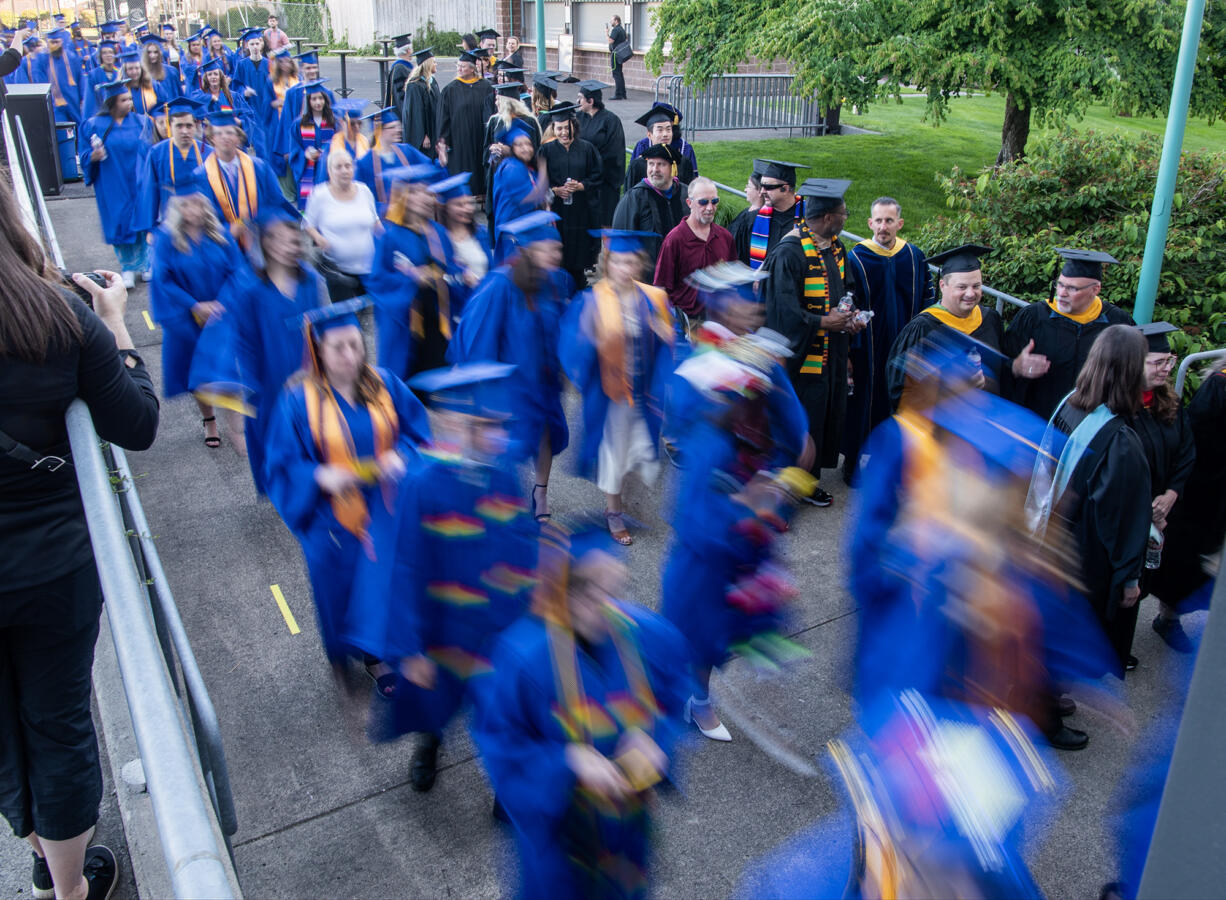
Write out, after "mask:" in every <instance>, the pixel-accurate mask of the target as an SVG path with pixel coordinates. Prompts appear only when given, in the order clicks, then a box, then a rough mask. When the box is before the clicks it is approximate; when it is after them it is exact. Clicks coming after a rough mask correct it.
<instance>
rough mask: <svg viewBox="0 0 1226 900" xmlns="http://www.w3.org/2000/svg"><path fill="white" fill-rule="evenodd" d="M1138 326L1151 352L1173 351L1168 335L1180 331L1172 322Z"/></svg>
mask: <svg viewBox="0 0 1226 900" xmlns="http://www.w3.org/2000/svg"><path fill="white" fill-rule="evenodd" d="M1069 277H1076V276H1069ZM1087 277H1088V276H1087ZM1137 327H1138V328H1140V330H1141V334H1143V335H1145V342H1146V343H1147V344H1149V352H1150V353H1170V352H1171V342H1170V340H1169V339H1168V338H1167V335H1168V334H1170V333H1171V332H1172V331H1178V330H1179V329H1178V328H1177V327H1175V326H1174V325H1172V324H1171V323H1170V322H1150V323H1149V324H1148V325H1139V326H1137Z"/></svg>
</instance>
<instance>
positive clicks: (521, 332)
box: [448, 266, 574, 459]
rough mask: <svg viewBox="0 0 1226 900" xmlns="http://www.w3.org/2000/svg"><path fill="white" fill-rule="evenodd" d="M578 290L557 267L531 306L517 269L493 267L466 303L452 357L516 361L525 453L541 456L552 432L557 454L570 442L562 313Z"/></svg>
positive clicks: (516, 430) (516, 426)
mask: <svg viewBox="0 0 1226 900" xmlns="http://www.w3.org/2000/svg"><path fill="white" fill-rule="evenodd" d="M573 291H574V282H572V281H571V278H570V276H569V275H567V274H566V273H565V272H563V271H562V270H560V269H556V270H554V271H552V272H550V273H548V275H547V276H546V278H545V281H544V283H543V285H542V286H541V289H540V290H538V291H537V294H536V296H535V297H534V298H533V301H534V306H535V309H530V308H529V307H528V300H527V298H526V297H525V296H524V294H523V292H522V291H521V290H520V289H519V288H517V287H516V286H515V284H514V282H512V281H511V270H510V268H509V267H507V266H499V267H498V268H497V269H494V271H492V272H490V273H489V275H488V276H487V277H486V279H485V281H484V282H483V283H482V284H481V285H480V286H479V287H478V288H477V290H476V291H475V292H474V293H473V295H472V297H470V298H469V299H468V303H467V305H466V306H465V308H464V315H463V317H462V318H461V319H460V326H459V327H458V328H457V329H456V331H455V334H454V336H453V338H452V341H451V348H450V350H449V351H448V355H449V357H450V359H451V361H452V363H455V364H459V363H465V362H477V361H482V360H484V361H489V362H504V363H514V364H515V366H516V370H515V372H514V373H513V374H512V375H511V378H510V379H509V381H510V383H511V388H510V391H509V394H510V396H511V403H512V409H513V411H514V416H513V418H512V419H511V439H512V441H513V442H514V443H515V445H516V449H517V452H518V453H519V454H520V456H521V458H525V459H526V458H533V459H534V458H535V457H536V452H537V450H538V449H539V447H540V443H541V436H542V435H543V434H546V433H548V435H549V445H550V447H551V448H552V449H553V455H554V456H557V455H558V454H559V453H561V452H562V451H563V450H565V449H566V446H567V444H569V443H570V432H569V430H568V429H567V426H566V415H565V414H564V413H563V411H562V364H561V362H560V361H559V360H558V341H559V339H560V337H561V323H562V313H563V311H564V310H565V308H566V304H567V301H568V300H569V299H570V295H571V293H572V292H573Z"/></svg>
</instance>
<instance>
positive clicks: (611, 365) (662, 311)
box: [592, 279, 675, 406]
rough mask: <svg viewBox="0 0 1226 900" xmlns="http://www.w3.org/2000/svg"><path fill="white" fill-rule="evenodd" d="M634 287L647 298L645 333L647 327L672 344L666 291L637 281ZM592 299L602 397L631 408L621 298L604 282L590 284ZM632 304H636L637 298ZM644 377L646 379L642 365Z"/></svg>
mask: <svg viewBox="0 0 1226 900" xmlns="http://www.w3.org/2000/svg"><path fill="white" fill-rule="evenodd" d="M635 286H636V287H637V288H638V289H639V290H640V291H642V293H643V295H644V296H645V297H646V298H647V305H648V308H649V309H650V313H649V316H650V321H649V322H644V323H643V328H644V330H646V329H647V328H650V329H651V330H652V331H654V332H655V333H656V336H657V337H659V338H660V340H662V341H664V342H665V343H667V344H670V345H671V344H672V342H673V336H674V334H675V332H674V330H673V316H672V313H671V312H670V311H669V308H668V294H667V292H665V291H663V290H661V289H660V288H657V287H653V286H651V285H647V284H641V283H639V282H637V281H636V282H635ZM592 298H593V299H594V300H595V301H596V327H597V334H596V342H597V346H596V353H597V356H598V358H599V360H600V386H601V388H602V389H603V390H604V393H605V396H607V397H608V398H609V399H610V400H612V401H613V402H614V403H623V404H626V405H628V406H633V405H634V384H633V381H632V375H633V373H632V372H630V371H629V370H628V367H627V365H626V334H625V320H624V319H623V318H622V306H621V298H619V297H618V296H617V292H616V291H614V290H613V288H612V287H610V286H609V284H608V282H606V281H605V280H604V279H601V280H600V281H598V282H596V283H595V284H594V285H592ZM635 302H636V303H637V298H635ZM645 337H646V335H644V338H645ZM640 343H642V341H640ZM643 375H644V377H646V376H647V372H646V364H645V363H644V371H643Z"/></svg>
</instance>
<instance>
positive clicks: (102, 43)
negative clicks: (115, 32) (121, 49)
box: [98, 39, 119, 50]
mask: <svg viewBox="0 0 1226 900" xmlns="http://www.w3.org/2000/svg"><path fill="white" fill-rule="evenodd" d="M118 46H119V44H117V43H115V42H114V41H112V40H109V39H104V40H101V41H99V42H98V49H99V50H101V49H102V48H103V47H107V48H109V49H111V50H114V49H115V48H116V47H118Z"/></svg>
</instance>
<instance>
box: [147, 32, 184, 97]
mask: <svg viewBox="0 0 1226 900" xmlns="http://www.w3.org/2000/svg"><path fill="white" fill-rule="evenodd" d="M140 63H141V68H142V69H144V71H145V74H146V75H147V76H149V82H150V83H151V84H152V85H153V89H154V90H155V91H157V92H158V93H159V94H165V95H166V98H167V99H173V98H174V97H178V96H179V95H180V94H182V93H183V90H182V84H181V82H180V80H179V71H178V69H175V68H174V67H173V66H168V65H167V64H166V55H165V52H164V51H163V50H162V39H161V38H160V37H158V36H157V35H149V36H148V37H146V38H144V39H143V40H142V41H141V59H140Z"/></svg>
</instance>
